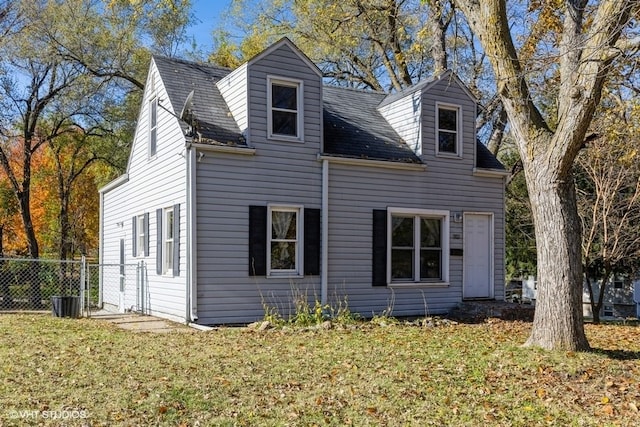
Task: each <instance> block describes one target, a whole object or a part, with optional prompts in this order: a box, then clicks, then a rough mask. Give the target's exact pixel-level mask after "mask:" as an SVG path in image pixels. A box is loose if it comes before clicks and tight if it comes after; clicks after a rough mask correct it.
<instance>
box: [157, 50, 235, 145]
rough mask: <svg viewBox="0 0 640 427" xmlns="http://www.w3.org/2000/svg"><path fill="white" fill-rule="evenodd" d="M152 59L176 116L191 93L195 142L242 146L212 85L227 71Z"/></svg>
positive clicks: (233, 122)
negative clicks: (196, 139)
mask: <svg viewBox="0 0 640 427" xmlns="http://www.w3.org/2000/svg"><path fill="white" fill-rule="evenodd" d="M153 60H154V62H155V64H156V66H157V67H158V72H159V73H160V76H161V78H162V82H163V83H164V86H165V89H166V90H167V94H168V95H169V99H170V101H171V105H172V106H173V109H174V111H175V113H176V114H177V115H179V114H180V112H181V111H182V107H183V106H184V103H185V101H186V100H187V97H188V96H189V93H190V92H191V91H193V92H194V94H193V98H192V100H193V102H192V114H193V116H194V118H195V123H194V128H195V129H194V130H195V131H196V132H197V133H198V134H199V136H200V140H199V141H198V142H202V143H210V144H224V145H238V146H242V145H246V143H245V142H244V138H243V137H242V134H241V132H240V128H238V125H237V124H236V122H235V120H234V119H233V116H232V115H231V112H230V111H229V107H228V106H227V104H226V103H225V102H224V99H223V98H222V95H221V94H220V91H219V90H218V88H217V87H216V85H215V83H216V82H217V81H218V80H220V79H221V78H222V77H224V76H225V75H227V74H229V72H230V70H229V69H227V68H221V67H216V66H213V65H204V64H197V63H194V62H189V61H182V60H179V59H173V58H165V57H162V56H154V57H153ZM160 104H162V102H161V103H160ZM180 124H181V126H182V127H183V131H185V132H186V131H187V130H188V125H187V124H186V123H184V122H182V121H181V122H180Z"/></svg>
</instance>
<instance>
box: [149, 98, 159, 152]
mask: <svg viewBox="0 0 640 427" xmlns="http://www.w3.org/2000/svg"><path fill="white" fill-rule="evenodd" d="M157 145H158V98H153V99H152V100H151V101H149V157H153V156H155V155H156V148H157Z"/></svg>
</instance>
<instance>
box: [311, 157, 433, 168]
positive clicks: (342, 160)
mask: <svg viewBox="0 0 640 427" xmlns="http://www.w3.org/2000/svg"><path fill="white" fill-rule="evenodd" d="M318 160H319V161H322V160H327V161H329V163H335V164H338V165H350V166H368V167H373V168H382V169H400V170H413V171H424V170H426V169H427V165H425V164H424V163H403V162H392V161H384V160H370V159H353V158H349V157H334V156H326V155H323V154H318Z"/></svg>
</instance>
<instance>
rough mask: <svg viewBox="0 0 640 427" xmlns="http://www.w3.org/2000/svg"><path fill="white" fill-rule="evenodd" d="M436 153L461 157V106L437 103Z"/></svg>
mask: <svg viewBox="0 0 640 427" xmlns="http://www.w3.org/2000/svg"><path fill="white" fill-rule="evenodd" d="M436 110H437V121H436V138H437V140H436V143H437V146H436V153H437V154H443V155H452V156H457V157H461V156H462V147H461V143H460V141H461V139H462V138H461V137H460V107H459V106H455V105H443V104H438V105H436Z"/></svg>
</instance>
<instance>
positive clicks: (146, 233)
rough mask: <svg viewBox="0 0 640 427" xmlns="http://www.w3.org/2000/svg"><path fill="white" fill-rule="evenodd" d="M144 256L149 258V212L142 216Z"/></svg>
mask: <svg viewBox="0 0 640 427" xmlns="http://www.w3.org/2000/svg"><path fill="white" fill-rule="evenodd" d="M144 256H149V212H147V213H145V214H144Z"/></svg>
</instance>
